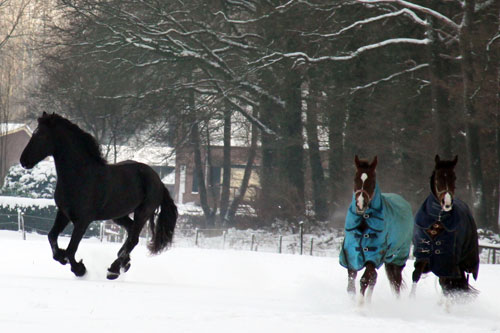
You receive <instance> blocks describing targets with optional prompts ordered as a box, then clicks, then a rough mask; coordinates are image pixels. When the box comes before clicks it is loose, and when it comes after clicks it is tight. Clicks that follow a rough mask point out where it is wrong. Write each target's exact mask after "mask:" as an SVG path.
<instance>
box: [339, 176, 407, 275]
mask: <svg viewBox="0 0 500 333" xmlns="http://www.w3.org/2000/svg"><path fill="white" fill-rule="evenodd" d="M412 235H413V213H412V210H411V206H410V204H409V203H408V202H407V201H406V200H405V199H403V198H402V197H401V196H399V195H397V194H393V193H383V194H382V193H381V192H380V189H379V187H378V184H377V185H375V191H374V193H373V198H372V200H371V202H370V206H369V208H368V209H367V210H366V211H365V213H364V214H363V215H358V214H357V213H356V199H355V196H354V195H353V199H352V202H351V205H350V206H349V210H348V211H347V216H346V220H345V238H344V243H343V244H342V250H341V252H340V258H339V259H340V264H341V265H342V266H344V267H345V268H348V269H351V270H355V271H359V270H361V269H362V268H363V267H364V266H365V264H366V263H367V262H369V261H371V262H373V264H374V265H375V266H376V267H377V268H380V266H382V264H383V263H389V264H394V265H398V266H404V265H405V263H406V260H407V259H408V256H409V254H410V246H411V240H412Z"/></svg>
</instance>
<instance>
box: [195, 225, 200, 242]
mask: <svg viewBox="0 0 500 333" xmlns="http://www.w3.org/2000/svg"><path fill="white" fill-rule="evenodd" d="M199 232H200V230H198V228H196V236H195V239H194V245H195V246H198V234H199Z"/></svg>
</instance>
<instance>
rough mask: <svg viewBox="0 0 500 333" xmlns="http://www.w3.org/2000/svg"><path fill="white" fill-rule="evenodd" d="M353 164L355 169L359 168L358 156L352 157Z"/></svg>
mask: <svg viewBox="0 0 500 333" xmlns="http://www.w3.org/2000/svg"><path fill="white" fill-rule="evenodd" d="M354 164H356V167H359V157H358V155H355V156H354Z"/></svg>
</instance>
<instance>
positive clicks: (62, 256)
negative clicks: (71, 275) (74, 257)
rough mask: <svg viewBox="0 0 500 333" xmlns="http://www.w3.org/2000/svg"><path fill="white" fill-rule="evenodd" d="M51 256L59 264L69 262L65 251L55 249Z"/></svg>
mask: <svg viewBox="0 0 500 333" xmlns="http://www.w3.org/2000/svg"><path fill="white" fill-rule="evenodd" d="M52 258H54V260H55V261H58V262H60V263H61V265H66V264H67V263H68V262H69V260H68V258H67V257H66V251H64V250H59V251H57V252H56V253H55V254H54V255H53V256H52Z"/></svg>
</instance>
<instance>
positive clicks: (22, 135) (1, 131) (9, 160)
mask: <svg viewBox="0 0 500 333" xmlns="http://www.w3.org/2000/svg"><path fill="white" fill-rule="evenodd" d="M32 134H33V132H32V131H31V129H30V128H29V127H28V126H27V125H25V124H14V123H7V124H5V123H4V124H0V187H1V186H2V185H3V182H4V179H5V176H6V175H7V172H8V171H9V168H10V167H11V166H13V165H15V164H18V163H19V158H20V157H21V154H22V152H23V150H24V147H26V145H27V144H28V142H29V140H30V139H31V135H32Z"/></svg>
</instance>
